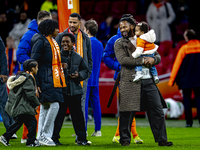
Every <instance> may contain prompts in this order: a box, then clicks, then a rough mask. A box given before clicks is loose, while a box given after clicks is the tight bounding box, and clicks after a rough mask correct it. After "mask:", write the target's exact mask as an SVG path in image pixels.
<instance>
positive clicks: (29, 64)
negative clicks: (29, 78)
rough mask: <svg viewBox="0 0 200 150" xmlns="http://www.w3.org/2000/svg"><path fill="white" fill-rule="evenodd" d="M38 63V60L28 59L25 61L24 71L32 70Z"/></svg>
mask: <svg viewBox="0 0 200 150" xmlns="http://www.w3.org/2000/svg"><path fill="white" fill-rule="evenodd" d="M37 65H38V63H37V61H36V60H34V59H27V60H26V61H24V63H23V69H24V71H29V72H30V71H31V69H32V68H33V67H36V66H37Z"/></svg>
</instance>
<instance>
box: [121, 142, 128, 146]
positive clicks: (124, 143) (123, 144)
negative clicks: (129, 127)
mask: <svg viewBox="0 0 200 150" xmlns="http://www.w3.org/2000/svg"><path fill="white" fill-rule="evenodd" d="M121 145H122V146H129V145H130V142H128V141H125V142H123V143H121Z"/></svg>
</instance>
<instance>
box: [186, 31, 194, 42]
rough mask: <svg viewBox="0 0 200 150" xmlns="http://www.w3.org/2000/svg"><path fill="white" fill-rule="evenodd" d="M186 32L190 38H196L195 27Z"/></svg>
mask: <svg viewBox="0 0 200 150" xmlns="http://www.w3.org/2000/svg"><path fill="white" fill-rule="evenodd" d="M185 32H186V36H187V37H188V39H189V40H192V39H196V34H195V31H194V30H193V29H187V30H186V31H185Z"/></svg>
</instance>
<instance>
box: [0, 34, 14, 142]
mask: <svg viewBox="0 0 200 150" xmlns="http://www.w3.org/2000/svg"><path fill="white" fill-rule="evenodd" d="M7 79H8V70H7V57H6V52H5V46H4V43H3V40H2V39H1V37H0V114H1V116H2V119H3V123H4V126H5V128H6V130H7V129H8V128H9V127H10V125H12V123H14V120H13V118H12V117H10V116H9V115H8V114H7V113H6V112H5V110H4V108H5V105H6V102H7V99H8V93H7V88H6V81H7ZM13 138H17V136H16V134H14V135H13Z"/></svg>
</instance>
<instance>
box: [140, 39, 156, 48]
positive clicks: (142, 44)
mask: <svg viewBox="0 0 200 150" xmlns="http://www.w3.org/2000/svg"><path fill="white" fill-rule="evenodd" d="M137 47H142V48H144V51H148V50H152V49H154V48H155V44H154V43H149V42H147V41H145V40H143V39H141V38H137Z"/></svg>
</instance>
